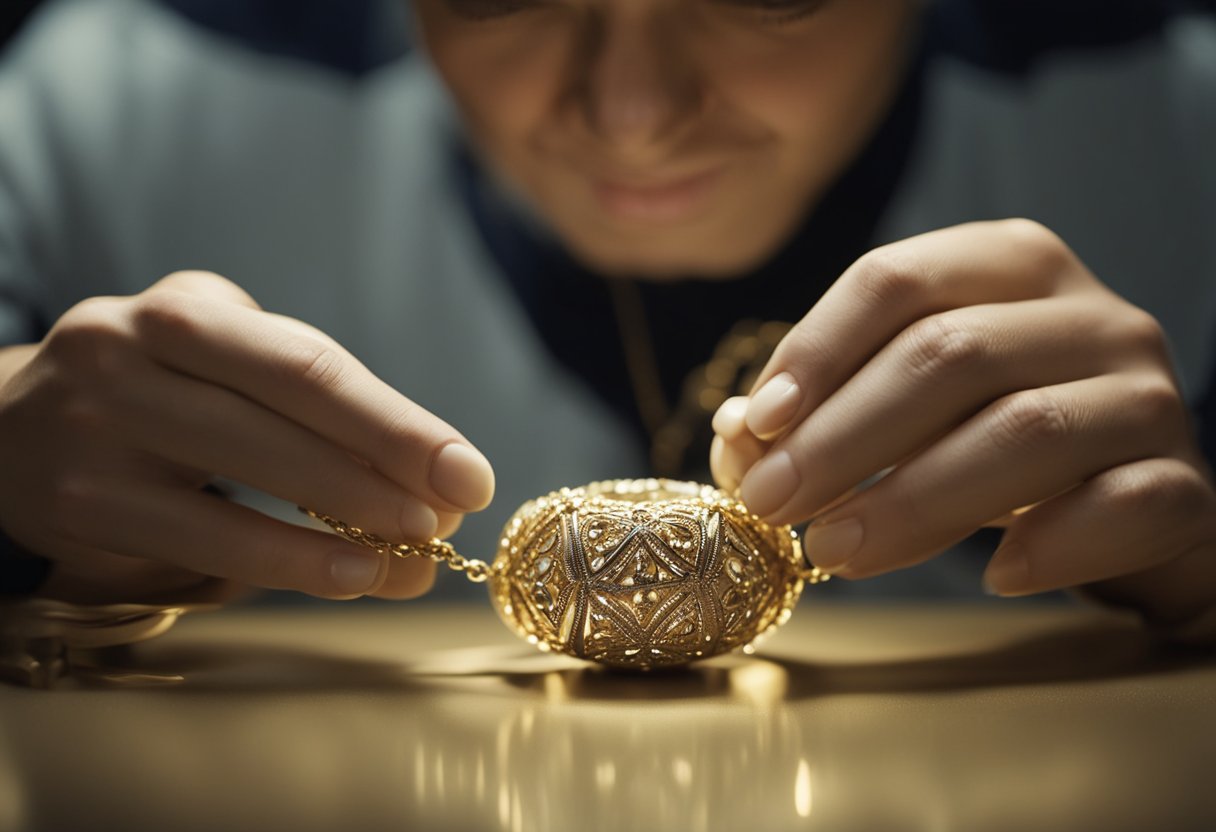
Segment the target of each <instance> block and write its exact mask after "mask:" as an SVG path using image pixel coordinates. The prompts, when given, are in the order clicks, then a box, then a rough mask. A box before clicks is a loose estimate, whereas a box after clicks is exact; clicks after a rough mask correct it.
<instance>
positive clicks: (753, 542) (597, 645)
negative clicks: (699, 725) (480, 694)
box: [308, 479, 827, 670]
mask: <svg viewBox="0 0 1216 832" xmlns="http://www.w3.org/2000/svg"><path fill="white" fill-rule="evenodd" d="M308 513H309V514H310V515H312V516H313V517H316V518H317V519H319V520H322V521H324V522H325V523H327V524H329V525H330V527H332V528H333V529H334V530H335V531H337V532H338V533H339V534H342V535H343V536H345V537H346V538H348V539H350V540H353V541H355V542H357V543H360V544H362V545H365V546H369V547H371V548H374V549H376V550H377V551H381V552H389V553H392V554H394V555H397V556H401V557H413V556H422V557H429V558H432V559H434V560H440V561H444V562H446V563H448V564H449V565H450V566H451V567H452V568H454V569H458V570H462V571H464V572H465V573H466V574H467V575H468V577H469V578H470V579H471V580H474V581H483V580H486V579H488V580H489V582H490V595H491V598H492V600H493V602H494V606H495V608H496V609H497V610H498V613H499V615H500V616H501V617H502V619H503V621H505V622H506V623H507V625H508V626H510V627H511V628H512V629H513V630H515V632H516V633H518V634H519V635H520V636H521V637H522V638H524V639H526V640H527V641H529V642H530V643H532V644H535V645H536V646H537V647H538V648H540V649H541V650H546V651H548V650H555V651H559V652H562V653H567V654H569V655H571V656H575V657H577V658H580V659H589V660H591V661H596V662H601V663H603V664H607V665H613V666H616V667H630V668H637V669H644V670H648V669H650V668H655V667H664V666H673V665H682V664H686V663H688V662H691V661H695V660H697V659H701V658H706V657H709V656H716V655H719V654H721V653H726V652H729V651H731V650H734V649H736V648H740V647H742V648H744V649H745V650H746V649H748V648H749V647H750V645H752V644H753V643H754V642H755V641H756V640H757V639H758V638H760V637H761V636H763V635H765V634H766V633H768V632H770V631H771V630H773V629H774V628H776V627H778V626H780V625H781V624H783V623H785V621H786V620H787V619H788V618H789V616H790V613H791V612H792V610H793V608H794V605H795V604H796V603H797V602H798V598H799V596H800V594H801V592H802V586H803V582H804V581H809V582H811V583H819V582H820V581H824V580H826V579H827V576H826V575H824V574H822V573H820V572H819V570H818V569H816V568H814V567H811V568H807V567H806V566H805V565H804V562H803V557H802V546H801V543H800V541H799V540H798V536H797V534H796V533H795V532H794V531H793V530H792V529H790V528H789V527H788V526H783V527H773V526H769V525H768V524H767V523H765V522H764V521H763V520H761V519H760V518H758V517H756V516H755V515H754V514H752V513H751V512H749V511H748V510H747V507H746V506H744V505H743V503H742V502H740V501H739V500H738V499H736V498H734V497H732V496H730V495H728V494H726V493H725V492H723V491H720V490H718V489H716V488H713V487H712V486H708V485H700V484H697V483H691V482H680V481H675V480H662V479H643V480H606V481H604V482H598V483H592V484H591V485H587V486H584V487H582V488H563V489H561V490H560V491H555V492H553V493H551V494H548V495H546V496H544V497H540V498H537V499H536V500H532V501H531V502H528V503H526V504H525V505H524V506H522V507H521V508H520V509H519V510H518V511H517V512H516V513H515V515H514V516H513V517H512V518H511V519H510V520H509V521H508V522H507V525H506V528H505V529H504V530H503V535H502V540H501V542H500V544H499V549H498V555H497V557H496V558H495V559H494V562H493V564H492V565H491V564H486V563H485V562H484V561H477V560H470V559H468V558H465V557H463V556H462V555H460V554H458V553H457V552H456V551H455V549H453V548H452V547H451V545H450V544H447V543H444V542H442V541H440V540H432V541H430V542H429V543H427V544H425V545H422V546H412V545H410V544H391V543H388V542H387V541H384V540H382V539H380V538H378V537H376V536H374V535H370V534H368V533H366V532H364V531H362V530H361V529H358V528H354V527H351V526H349V525H347V524H345V523H342V522H341V521H339V520H336V519H334V518H332V517H327V516H325V515H320V514H317V513H315V512H311V511H310V512H308Z"/></svg>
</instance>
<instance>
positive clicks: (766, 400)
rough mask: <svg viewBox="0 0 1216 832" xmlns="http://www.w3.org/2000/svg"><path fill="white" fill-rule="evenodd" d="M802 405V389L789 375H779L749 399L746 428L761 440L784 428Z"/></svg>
mask: <svg viewBox="0 0 1216 832" xmlns="http://www.w3.org/2000/svg"><path fill="white" fill-rule="evenodd" d="M800 404H802V389H801V388H800V387H799V386H798V382H797V381H796V380H795V379H794V377H793V376H792V375H790V374H789V373H781V374H780V375H777V376H774V377H773V378H771V379H769V380H768V383H767V384H765V385H764V386H763V387H761V388H760V389H759V391H757V392H756V395H754V396H752V397H751V402H750V403H749V404H748V406H747V426H748V427H749V428H751V431H752V433H754V434H756V436H759V437H760V438H761V439H763V438H765V437H768V436H772V435H773V434H775V433H778V432H780V431H781V430H782V429H783V428H785V427H786V426H787V425H788V424H789V423H790V420H791V419H793V418H794V416H795V414H797V413H798V407H799V405H800Z"/></svg>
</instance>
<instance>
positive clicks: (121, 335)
mask: <svg viewBox="0 0 1216 832" xmlns="http://www.w3.org/2000/svg"><path fill="white" fill-rule="evenodd" d="M116 307H117V304H116V303H115V301H113V300H112V299H110V298H89V299H88V300H85V301H81V302H80V303H78V304H76V306H74V307H72V308H71V309H69V310H68V311H67V312H65V313H64V314H63V316H62V317H61V318H60V319H59V321H58V322H57V323H56V324H55V326H54V327H53V328H52V329H51V331H50V333H48V335H47V337H46V340H45V342H44V346H43V351H44V352H45V353H46V354H47V355H48V356H50V357H51V358H53V359H55V360H56V361H58V362H59V363H61V364H63V365H65V366H68V367H77V368H81V369H84V370H91V371H92V370H104V369H106V368H107V367H108V366H109V365H110V364H111V359H113V358H114V357H115V354H116V353H118V352H121V351H124V350H125V349H126V348H127V344H128V340H129V339H128V335H127V331H126V328H125V327H124V326H123V321H122V317H121V315H120V314H119V313H118V310H117V308H116Z"/></svg>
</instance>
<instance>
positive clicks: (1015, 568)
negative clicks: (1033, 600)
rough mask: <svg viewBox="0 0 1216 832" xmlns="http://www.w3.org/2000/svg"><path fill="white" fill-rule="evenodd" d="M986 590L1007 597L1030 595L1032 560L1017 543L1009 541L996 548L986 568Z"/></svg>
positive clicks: (991, 593)
mask: <svg viewBox="0 0 1216 832" xmlns="http://www.w3.org/2000/svg"><path fill="white" fill-rule="evenodd" d="M984 591H985V592H987V593H988V594H989V595H1001V596H1004V597H1006V598H1008V597H1011V596H1015V595H1030V594H1031V592H1032V590H1031V589H1030V562H1029V561H1028V560H1027V559H1026V553H1025V552H1024V551H1023V550H1022V547H1021V546H1019V545H1018V544H1016V543H1007V544H1005V545H1004V546H1001V547H1000V548H999V549H997V550H996V553H995V554H994V555H993V556H992V560H991V562H989V564H988V568H987V569H986V570H984Z"/></svg>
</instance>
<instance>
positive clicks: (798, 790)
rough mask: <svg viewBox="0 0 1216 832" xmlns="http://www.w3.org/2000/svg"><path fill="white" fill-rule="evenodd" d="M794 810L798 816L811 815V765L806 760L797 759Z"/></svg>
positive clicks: (807, 816) (805, 816) (806, 816)
mask: <svg viewBox="0 0 1216 832" xmlns="http://www.w3.org/2000/svg"><path fill="white" fill-rule="evenodd" d="M794 811H796V812H797V813H798V817H800V818H809V817H810V816H811V767H810V765H809V764H808V763H807V761H806V760H799V761H798V773H797V774H796V775H795V776H794Z"/></svg>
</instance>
